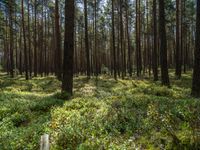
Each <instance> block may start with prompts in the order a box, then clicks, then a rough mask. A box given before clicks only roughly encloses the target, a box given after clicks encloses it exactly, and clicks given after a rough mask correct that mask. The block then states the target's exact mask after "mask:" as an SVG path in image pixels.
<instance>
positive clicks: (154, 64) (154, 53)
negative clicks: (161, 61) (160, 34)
mask: <svg viewBox="0 0 200 150" xmlns="http://www.w3.org/2000/svg"><path fill="white" fill-rule="evenodd" d="M153 35H154V36H153V51H152V69H153V76H154V81H157V80H158V56H157V0H153Z"/></svg>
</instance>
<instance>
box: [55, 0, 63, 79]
mask: <svg viewBox="0 0 200 150" xmlns="http://www.w3.org/2000/svg"><path fill="white" fill-rule="evenodd" d="M59 18H60V17H59V3H58V0H56V1H55V37H56V38H55V47H56V48H55V54H56V56H55V69H56V75H57V77H58V79H61V67H62V59H61V58H62V57H61V56H62V53H61V35H60V23H59V22H60V21H59V20H60V19H59Z"/></svg>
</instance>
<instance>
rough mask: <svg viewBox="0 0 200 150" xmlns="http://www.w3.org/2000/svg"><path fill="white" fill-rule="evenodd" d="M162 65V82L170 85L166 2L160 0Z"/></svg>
mask: <svg viewBox="0 0 200 150" xmlns="http://www.w3.org/2000/svg"><path fill="white" fill-rule="evenodd" d="M159 31H160V65H161V80H162V84H163V85H166V86H170V82H169V75H168V64H167V39H166V29H165V2H164V1H163V0H159Z"/></svg>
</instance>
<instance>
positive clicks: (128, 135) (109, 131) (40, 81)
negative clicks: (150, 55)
mask: <svg viewBox="0 0 200 150" xmlns="http://www.w3.org/2000/svg"><path fill="white" fill-rule="evenodd" d="M170 78H171V83H172V84H171V87H170V88H167V87H164V86H161V84H160V82H153V81H152V80H151V79H148V78H144V79H134V80H130V79H126V80H120V79H119V80H117V81H115V80H114V79H112V78H110V77H108V76H101V77H99V78H98V79H96V78H92V79H90V80H88V79H87V78H86V77H76V78H75V79H74V96H73V97H72V98H71V99H70V100H61V98H64V97H66V95H63V94H60V86H61V83H60V82H59V81H58V80H56V79H55V77H38V78H33V79H32V80H30V81H25V80H24V78H23V77H16V78H15V79H10V78H9V77H7V76H6V75H4V74H1V75H0V149H3V150H4V149H5V150H7V149H14V150H15V149H19V150H21V149H30V150H32V149H33V150H36V149H39V139H40V136H41V135H42V134H44V133H48V134H50V140H51V149H53V150H63V149H69V150H75V149H79V150H98V149H99V150H104V149H106V150H107V149H112V150H113V149H114V150H115V149H116V150H122V149H124V150H132V149H198V148H199V147H200V100H199V99H194V98H192V97H191V96H190V87H191V73H188V74H184V75H183V77H182V79H181V80H175V78H174V76H173V74H170Z"/></svg>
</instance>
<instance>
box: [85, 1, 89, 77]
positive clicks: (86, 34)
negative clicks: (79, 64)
mask: <svg viewBox="0 0 200 150" xmlns="http://www.w3.org/2000/svg"><path fill="white" fill-rule="evenodd" d="M84 14H85V51H86V60H87V77H88V78H90V49H89V41H88V13H87V0H84Z"/></svg>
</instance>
